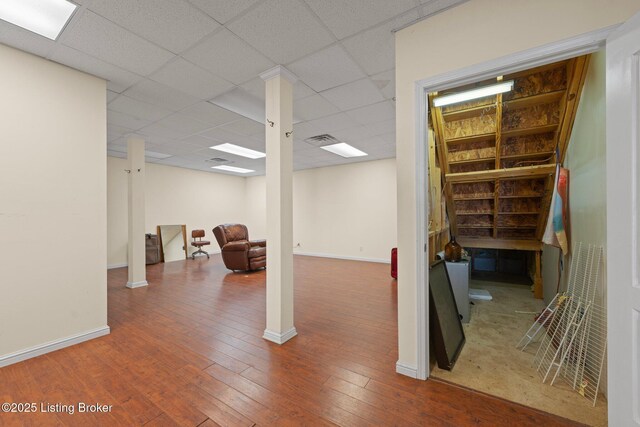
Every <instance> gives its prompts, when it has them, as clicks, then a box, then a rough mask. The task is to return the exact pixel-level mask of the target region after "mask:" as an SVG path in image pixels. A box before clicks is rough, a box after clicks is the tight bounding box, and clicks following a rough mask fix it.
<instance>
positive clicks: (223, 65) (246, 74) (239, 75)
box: [182, 28, 275, 84]
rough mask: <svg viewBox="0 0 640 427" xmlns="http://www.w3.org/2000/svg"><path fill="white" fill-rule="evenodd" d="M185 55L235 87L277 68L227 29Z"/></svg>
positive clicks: (208, 38)
mask: <svg viewBox="0 0 640 427" xmlns="http://www.w3.org/2000/svg"><path fill="white" fill-rule="evenodd" d="M182 56H183V57H184V58H185V59H187V60H189V61H191V62H193V63H194V64H196V65H199V66H201V67H202V68H204V69H206V70H208V71H210V72H212V73H213V74H215V75H217V76H218V77H222V78H223V79H225V80H228V81H230V82H232V83H235V84H242V83H245V82H247V81H249V80H251V79H253V78H255V77H258V76H259V75H260V73H262V72H264V71H266V70H268V69H269V68H271V67H273V66H274V65H275V64H274V63H273V62H271V61H270V60H268V59H267V58H265V57H264V56H263V55H262V54H261V53H259V52H258V51H256V50H255V49H254V48H252V47H251V46H249V45H248V44H247V43H246V42H244V41H243V40H241V39H240V38H238V37H237V36H236V35H234V34H233V33H231V32H230V31H229V30H227V29H226V28H224V29H222V30H220V31H218V32H217V33H216V34H214V35H212V36H210V37H207V38H206V39H205V40H203V41H202V42H201V43H199V44H198V45H197V46H195V47H194V48H193V49H191V50H189V51H188V52H186V53H185V54H184V55H182Z"/></svg>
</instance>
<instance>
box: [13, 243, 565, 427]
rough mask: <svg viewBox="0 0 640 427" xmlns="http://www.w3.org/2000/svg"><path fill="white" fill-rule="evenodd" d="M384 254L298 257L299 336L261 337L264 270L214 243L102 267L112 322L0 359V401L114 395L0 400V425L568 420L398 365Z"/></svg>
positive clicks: (528, 423) (559, 422) (390, 287)
mask: <svg viewBox="0 0 640 427" xmlns="http://www.w3.org/2000/svg"><path fill="white" fill-rule="evenodd" d="M388 269H389V266H388V265H385V264H373V263H364V262H355V261H344V260H330V259H322V258H311V257H296V259H295V304H296V306H295V324H296V328H297V330H298V334H299V335H298V336H297V337H295V338H293V339H292V340H291V341H289V342H287V343H286V344H285V345H283V346H278V345H276V344H272V343H270V342H268V341H265V340H264V339H262V338H261V337H262V333H263V331H264V319H265V290H264V286H265V285H264V284H265V272H264V271H258V272H253V273H247V274H235V273H231V272H229V271H228V270H226V269H225V268H224V266H223V265H222V262H221V259H220V256H219V255H213V256H212V257H211V259H210V260H207V259H206V258H205V259H202V258H199V259H196V260H195V261H193V260H187V261H177V262H173V263H168V264H158V265H155V266H149V267H148V269H147V272H148V274H147V276H148V277H147V278H148V281H149V283H150V285H149V286H148V287H146V288H139V289H134V290H131V289H126V288H125V287H124V284H125V283H126V279H127V277H126V269H115V270H110V271H109V273H108V282H109V284H108V287H109V289H108V299H109V305H108V311H109V325H110V326H111V334H110V335H108V336H105V337H102V338H99V339H95V340H93V341H89V342H86V343H83V344H80V345H76V346H74V347H70V348H67V349H63V350H59V351H57V352H53V353H49V354H46V355H44V356H40V357H37V358H35V359H31V360H28V361H25V362H22V363H18V364H15V365H11V366H8V367H5V368H2V369H0V402H37V403H38V405H39V404H40V403H39V402H49V403H50V404H56V403H60V404H77V403H78V402H86V403H91V404H95V403H97V402H99V403H101V404H106V405H113V408H112V410H111V412H107V413H78V412H77V408H76V412H75V413H74V414H68V413H64V412H59V413H52V412H49V413H41V412H38V413H31V414H11V413H9V414H8V413H0V425H3V426H4V425H7V426H13V425H34V426H45V425H70V426H76V425H78V426H88V425H105V426H114V425H148V426H170V425H187V426H199V425H200V426H217V425H231V426H253V425H263V426H271V425H287V426H300V425H310V426H316V425H318V426H322V425H343V426H365V425H385V426H391V425H402V426H418V425H430V426H431V425H433V426H440V425H453V426H467V425H489V426H499V425H509V426H513V425H519V426H541V425H544V426H555V425H575V424H572V423H571V422H570V421H568V420H565V419H562V418H558V417H555V416H552V415H549V414H546V413H542V412H539V411H536V410H533V409H530V408H527V407H524V406H520V405H517V404H512V403H509V402H506V401H504V400H500V399H496V398H493V397H489V396H487V395H484V394H480V393H475V392H471V391H468V390H465V389H462V388H459V387H456V386H453V385H449V384H445V383H442V382H438V381H434V380H430V381H426V382H425V381H417V380H412V379H410V378H407V377H404V376H401V375H398V374H396V373H395V362H396V360H397V350H396V346H397V330H396V324H397V308H396V289H395V286H396V285H395V283H394V282H393V281H392V280H391V279H390V277H389V274H388Z"/></svg>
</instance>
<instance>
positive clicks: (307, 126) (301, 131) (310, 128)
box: [293, 122, 322, 140]
mask: <svg viewBox="0 0 640 427" xmlns="http://www.w3.org/2000/svg"><path fill="white" fill-rule="evenodd" d="M321 133H322V132H321V130H320V128H318V127H317V126H315V125H313V124H312V123H311V122H302V123H296V124H294V125H293V136H294V137H295V138H296V139H300V140H304V139H307V138H310V137H312V136H316V135H320V134H321Z"/></svg>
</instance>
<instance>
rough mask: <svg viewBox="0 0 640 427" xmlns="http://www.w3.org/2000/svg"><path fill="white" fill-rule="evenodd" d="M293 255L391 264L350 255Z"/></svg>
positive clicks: (381, 260) (386, 261)
mask: <svg viewBox="0 0 640 427" xmlns="http://www.w3.org/2000/svg"><path fill="white" fill-rule="evenodd" d="M293 254H294V255H301V256H314V257H319V258H333V259H347V260H351V261H365V262H377V263H380V264H391V259H382V258H367V257H357V256H350V255H333V254H323V253H318V252H294V253H293ZM389 257H391V252H389Z"/></svg>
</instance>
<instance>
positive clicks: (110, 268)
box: [107, 262, 128, 270]
mask: <svg viewBox="0 0 640 427" xmlns="http://www.w3.org/2000/svg"><path fill="white" fill-rule="evenodd" d="M127 266H128V264H127V263H126V262H122V263H118V264H111V265H107V270H112V269H114V268H122V267H127Z"/></svg>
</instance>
